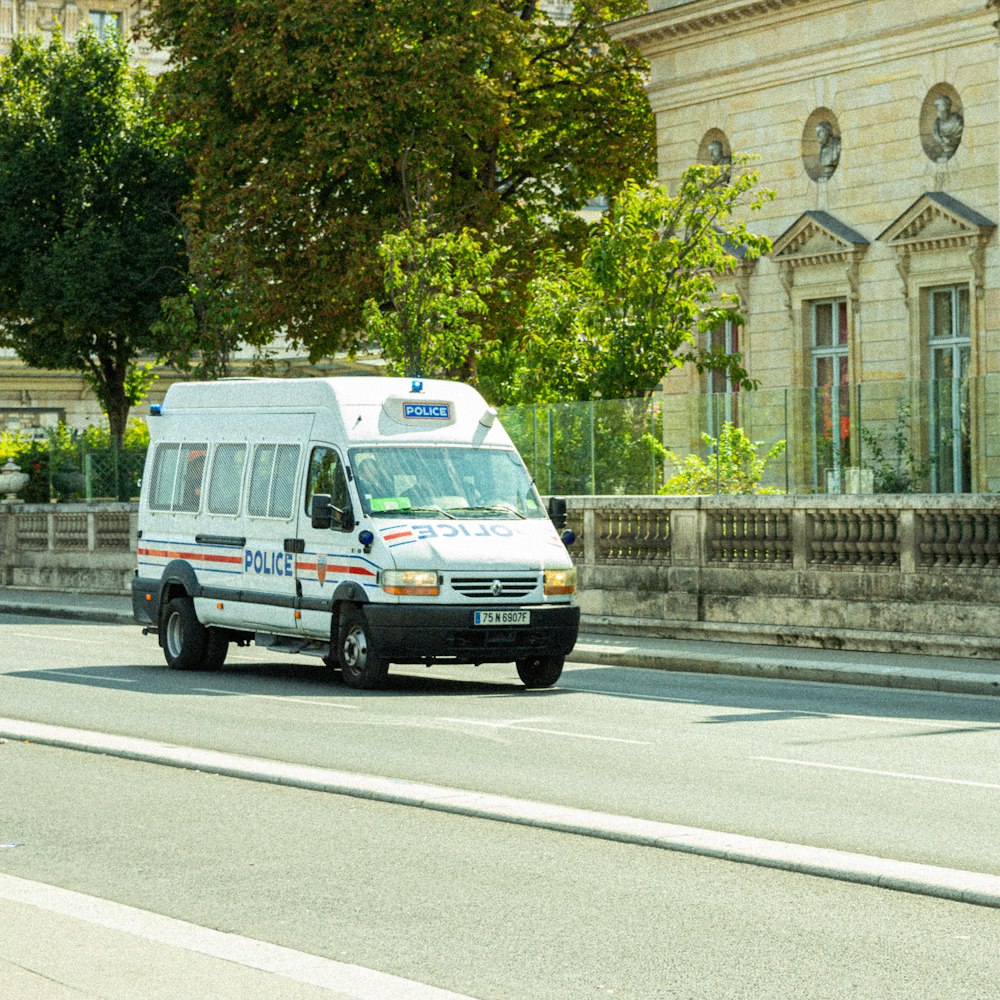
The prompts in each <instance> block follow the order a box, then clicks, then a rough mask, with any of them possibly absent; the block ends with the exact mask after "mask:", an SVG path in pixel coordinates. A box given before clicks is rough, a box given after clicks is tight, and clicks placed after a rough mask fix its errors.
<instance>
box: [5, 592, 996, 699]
mask: <svg viewBox="0 0 1000 1000" xmlns="http://www.w3.org/2000/svg"><path fill="white" fill-rule="evenodd" d="M0 613H7V614H21V615H49V616H52V617H55V618H65V619H73V620H78V621H79V620H83V621H95V622H107V623H113V624H128V625H134V624H135V622H134V621H133V618H132V605H131V601H130V599H129V598H128V597H127V596H125V595H111V596H108V595H94V594H61V593H55V592H51V591H41V590H14V589H11V588H0ZM568 659H569V660H570V661H571V662H578V663H579V662H582V663H600V664H604V665H606V666H618V667H645V668H647V669H650V670H678V671H688V672H692V673H707V674H728V675H731V676H741V677H768V678H778V679H782V680H801V681H823V682H826V683H829V684H862V685H867V686H870V687H891V688H908V689H910V690H918V691H945V692H950V693H954V694H974V695H1000V660H986V659H975V658H972V657H969V658H963V657H951V656H926V655H908V654H903V653H859V652H853V651H850V650H831V649H813V648H809V647H801V646H762V645H754V644H751V643H735V642H716V641H711V640H705V639H655V638H645V637H634V636H613V635H598V634H595V633H581V634H580V638H579V640H578V642H577V644H576V648H575V649H574V650H573V652H572V653H571V654H570V656H569V657H568Z"/></svg>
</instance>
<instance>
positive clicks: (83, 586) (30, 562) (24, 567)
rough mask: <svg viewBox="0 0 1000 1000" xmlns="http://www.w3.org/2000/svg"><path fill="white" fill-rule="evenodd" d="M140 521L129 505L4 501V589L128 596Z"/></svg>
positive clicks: (0, 560)
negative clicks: (138, 522) (125, 594)
mask: <svg viewBox="0 0 1000 1000" xmlns="http://www.w3.org/2000/svg"><path fill="white" fill-rule="evenodd" d="M137 518H138V514H137V507H136V504H130V503H94V504H19V503H0V585H2V586H5V587H25V588H34V589H42V590H61V591H68V592H70V593H82V594H124V593H127V592H128V588H129V581H130V580H131V579H132V576H133V574H134V572H135V548H136V530H137V528H136V522H137Z"/></svg>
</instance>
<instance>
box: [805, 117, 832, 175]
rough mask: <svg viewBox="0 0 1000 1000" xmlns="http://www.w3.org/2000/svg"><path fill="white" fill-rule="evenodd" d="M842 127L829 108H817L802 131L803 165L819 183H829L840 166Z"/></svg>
mask: <svg viewBox="0 0 1000 1000" xmlns="http://www.w3.org/2000/svg"><path fill="white" fill-rule="evenodd" d="M840 148H841V143H840V125H839V124H838V123H837V116H836V115H835V114H834V113H833V112H832V111H831V110H830V109H829V108H817V109H816V110H815V111H814V112H813V113H812V114H811V115H810V116H809V117H808V118H807V119H806V124H805V128H804V129H803V131H802V165H803V166H804V167H805V168H806V173H807V174H808V175H809V176H810V177H811V178H812V179H813V180H814V181H818V182H823V181H828V180H829V179H830V178H831V177H832V176H833V175H834V174H835V173H836V171H837V167H839V166H840Z"/></svg>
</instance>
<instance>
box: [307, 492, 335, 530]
mask: <svg viewBox="0 0 1000 1000" xmlns="http://www.w3.org/2000/svg"><path fill="white" fill-rule="evenodd" d="M309 514H310V517H311V518H312V526H313V527H314V528H331V527H333V504H332V503H331V502H330V494H329V493H314V494H313V498H312V507H311V508H310V510H309Z"/></svg>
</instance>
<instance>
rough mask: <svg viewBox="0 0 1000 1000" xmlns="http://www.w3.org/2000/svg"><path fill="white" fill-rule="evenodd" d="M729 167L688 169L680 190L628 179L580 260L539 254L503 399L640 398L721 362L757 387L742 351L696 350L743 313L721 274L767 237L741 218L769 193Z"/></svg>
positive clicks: (763, 249)
mask: <svg viewBox="0 0 1000 1000" xmlns="http://www.w3.org/2000/svg"><path fill="white" fill-rule="evenodd" d="M747 162H748V158H747V157H735V158H734V161H733V165H732V167H731V168H730V167H729V166H726V167H709V166H702V165H699V164H694V165H692V166H691V167H689V168H688V169H687V170H686V171H685V173H684V175H683V177H682V178H681V180H680V182H679V184H678V186H677V190H676V192H674V193H671V192H670V191H669V190H668V189H667V188H665V187H663V186H661V185H659V184H657V183H651V184H647V185H640V184H637V183H635V182H630V183H628V184H626V185H625V186H624V188H623V189H622V191H621V192H620V194H619V195H618V196H617V197H616V198H615V200H614V202H613V204H612V206H611V209H610V211H609V212H608V213H607V215H606V216H605V217H604V219H603V220H602V221H601V222H600V223H599V224H597V225H595V226H594V228H593V230H592V232H591V234H590V239H589V241H588V243H587V246H586V249H585V250H584V253H583V257H582V260H581V262H580V263H579V264H578V265H577V264H573V263H572V262H571V261H570V260H569V259H568V258H567V256H566V254H564V253H562V252H561V251H558V250H557V251H553V252H550V253H548V254H547V255H546V257H545V260H544V265H543V266H542V267H541V268H540V269H539V274H538V276H537V277H536V278H535V279H534V281H533V282H532V283H531V286H530V289H529V303H528V307H527V314H526V329H527V333H528V341H527V344H526V345H525V349H524V351H523V352H521V353H520V355H519V356H518V360H519V365H518V367H517V368H516V369H515V371H514V373H513V375H512V377H511V386H510V389H509V392H508V398H509V399H510V400H511V401H523V402H530V401H559V400H573V399H578V400H587V399H594V398H598V397H603V398H606V399H626V398H631V397H640V396H647V395H648V394H649V393H651V392H652V391H653V390H654V389H655V388H656V387H657V386H658V385H659V383H660V381H661V380H662V378H663V376H664V374H665V373H666V372H668V371H669V370H670V369H672V368H675V367H678V366H679V365H681V364H684V363H685V362H690V363H693V364H695V365H696V366H697V367H698V368H699V370H703V369H708V368H725V369H727V370H728V371H729V373H730V375H731V376H732V378H733V379H734V381H735V382H737V383H740V384H743V385H745V386H748V387H753V386H754V382H753V380H752V379H751V378H750V376H749V373H748V372H747V371H746V370H745V369H744V368H743V367H742V365H741V362H740V358H739V356H738V355H727V354H724V353H721V352H719V351H712V350H709V349H705V348H701V347H699V346H698V345H699V340H704V338H703V337H701V338H699V336H698V334H699V332H701V333H705V332H706V331H708V330H711V329H713V328H715V327H716V326H718V325H719V324H720V323H722V322H723V321H724V320H726V319H733V320H737V321H738V320H739V312H738V308H737V307H738V303H737V301H736V299H735V296H732V295H726V294H720V293H719V291H718V289H717V283H716V282H717V278H718V276H719V275H721V274H725V273H727V272H731V271H733V270H734V269H735V268H736V266H737V265H738V263H739V262H740V260H752V259H753V258H755V257H758V256H760V255H761V254H763V253H767V252H768V251H769V250H770V247H771V244H770V240H768V239H767V237H764V236H758V235H756V234H754V233H753V232H751V231H750V230H749V229H748V228H747V225H746V223H745V222H744V221H742V220H741V219H740V218H738V214H737V213H738V212H740V211H741V210H742V209H750V210H753V209H755V208H759V207H760V205H761V204H762V203H763V201H764V200H765V199H767V198H770V197H773V192H770V191H765V190H761V189H759V188H758V186H757V185H758V181H759V176H758V174H757V173H756V172H754V171H751V170H748V169H745V168H746V166H747Z"/></svg>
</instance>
